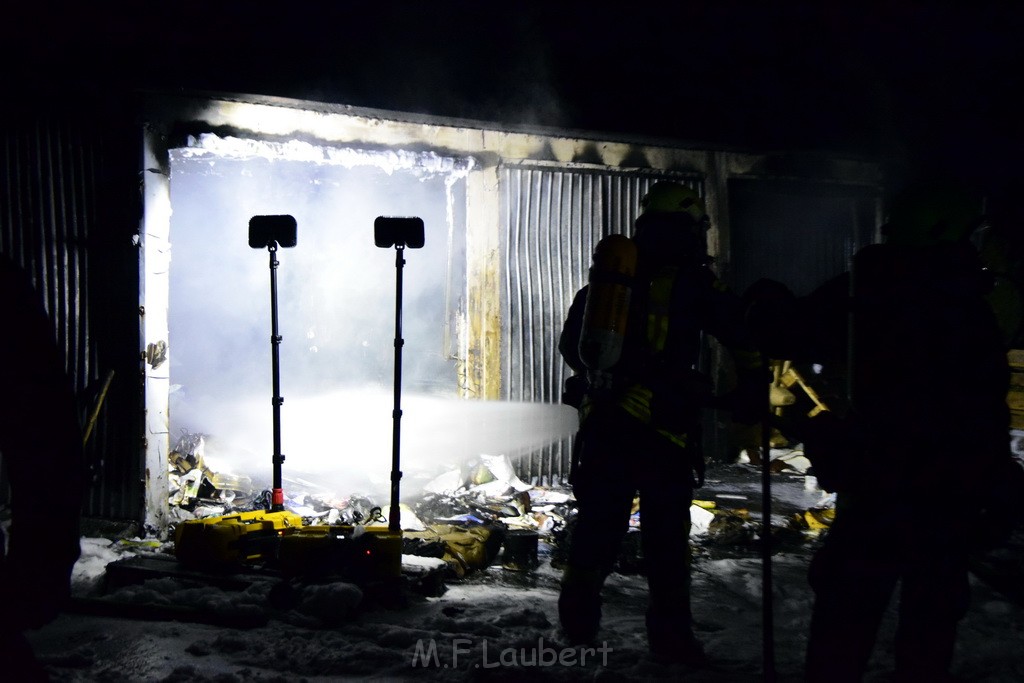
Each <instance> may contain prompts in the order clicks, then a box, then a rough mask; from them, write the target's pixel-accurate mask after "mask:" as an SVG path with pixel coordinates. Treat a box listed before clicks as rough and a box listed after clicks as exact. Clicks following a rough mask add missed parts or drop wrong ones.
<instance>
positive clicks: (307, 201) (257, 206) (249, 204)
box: [169, 140, 575, 494]
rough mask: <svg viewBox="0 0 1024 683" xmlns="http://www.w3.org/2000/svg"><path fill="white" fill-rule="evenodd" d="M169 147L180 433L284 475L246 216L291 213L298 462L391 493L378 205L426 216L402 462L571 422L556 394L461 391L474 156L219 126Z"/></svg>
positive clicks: (416, 265)
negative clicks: (460, 337)
mask: <svg viewBox="0 0 1024 683" xmlns="http://www.w3.org/2000/svg"><path fill="white" fill-rule="evenodd" d="M212 143H220V144H221V145H222V147H223V146H227V147H228V148H229V152H228V153H227V154H225V153H224V151H223V149H221V150H220V151H219V152H213V151H210V150H209V149H206V150H197V149H188V150H180V151H178V152H176V153H174V155H173V156H172V175H171V203H172V207H173V216H172V220H171V233H170V241H171V244H172V260H171V272H170V273H171V274H170V309H169V325H170V344H169V345H170V363H171V382H172V393H171V413H170V420H171V440H172V442H173V441H174V440H175V439H176V438H177V437H178V436H179V435H180V434H181V433H182V432H192V433H195V432H198V433H203V434H205V435H207V453H208V457H209V458H210V459H211V460H212V461H213V463H214V464H217V465H218V466H221V467H223V468H225V469H228V470H230V471H232V472H234V473H237V474H247V475H249V476H253V477H254V478H255V477H258V478H260V479H266V478H267V477H269V474H270V472H271V455H272V452H273V442H272V405H271V396H272V394H273V390H272V383H271V378H272V373H271V343H270V337H271V334H270V332H271V311H270V268H269V254H268V251H267V250H266V249H259V250H258V249H252V248H250V247H249V246H248V242H247V232H248V222H249V219H250V218H251V217H252V216H254V215H261V214H291V215H292V216H294V217H295V218H296V221H297V223H298V245H297V246H296V247H295V248H290V249H280V250H279V251H278V252H277V257H278V260H279V262H280V265H279V267H278V269H277V279H278V314H279V327H280V332H281V335H282V337H283V340H282V343H281V346H280V355H281V395H282V396H283V397H284V399H285V400H284V403H283V405H282V407H281V414H282V423H281V428H282V452H283V453H284V454H285V456H286V458H287V459H286V461H285V464H284V472H285V475H286V476H288V475H289V474H292V475H297V476H310V477H316V478H317V481H318V483H320V484H321V485H326V486H328V487H333V488H335V489H337V490H338V493H339V494H341V493H346V492H349V493H350V492H353V490H359V491H361V492H373V491H379V492H382V491H386V490H387V480H388V476H389V473H390V466H391V451H392V407H393V401H394V395H393V391H392V382H393V376H394V375H393V372H394V338H395V299H396V291H395V284H396V264H395V250H394V249H380V248H377V247H375V245H374V242H373V222H374V219H375V218H376V217H377V216H380V215H387V216H419V217H421V218H422V219H423V221H424V225H425V233H426V244H425V246H424V247H423V248H422V249H417V250H406V251H405V260H406V264H405V267H404V269H403V279H404V286H403V294H404V296H403V298H404V302H403V308H402V310H403V321H402V326H403V333H402V336H403V338H404V340H405V344H404V347H403V353H402V359H403V368H402V370H403V393H402V399H401V400H402V408H403V411H404V416H403V418H402V421H401V426H402V441H401V448H402V463H403V470H405V471H406V473H407V474H410V473H412V474H413V475H415V473H417V472H419V473H422V474H423V475H424V476H426V475H427V474H429V473H430V472H435V473H436V472H439V471H441V470H442V469H443V468H445V467H449V466H454V465H458V464H460V463H462V462H465V461H466V460H468V459H470V458H472V457H474V456H476V455H479V454H481V453H491V454H494V453H506V454H509V455H511V456H514V455H516V454H518V453H522V452H525V451H526V450H528V449H529V448H530V447H536V446H539V445H543V444H545V443H550V442H552V441H557V440H558V439H560V438H564V437H565V436H567V435H568V434H569V433H571V431H572V429H573V427H574V424H575V415H574V414H573V413H572V411H567V410H566V409H565V408H564V407H561V406H550V405H548V406H544V405H530V404H517V403H505V402H479V401H468V400H463V399H460V398H459V397H458V392H457V380H456V361H455V358H454V354H455V353H456V350H457V349H456V347H455V339H456V335H455V329H456V324H457V316H458V315H459V311H460V307H461V306H462V305H463V301H462V300H461V297H462V293H463V292H464V291H465V266H464V264H465V248H464V243H465V240H464V234H465V230H466V228H465V203H466V198H465V192H466V188H465V185H466V183H465V169H466V168H467V166H468V164H466V163H461V164H460V163H457V162H453V161H452V160H447V159H441V158H438V157H436V156H433V155H419V156H417V155H412V154H409V155H406V154H403V153H400V152H398V153H387V154H384V153H360V152H353V151H351V150H341V151H339V150H322V149H319V148H315V147H311V146H308V145H305V144H304V143H292V144H291V145H290V146H289V145H283V146H280V147H278V148H276V149H275V148H274V147H273V146H271V145H264V144H262V143H250V142H244V143H243V142H241V141H230V140H228V141H222V140H212V141H211V140H207V141H205V144H206V146H207V147H209V146H210V145H211V144H212Z"/></svg>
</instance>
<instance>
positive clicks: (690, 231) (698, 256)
mask: <svg viewBox="0 0 1024 683" xmlns="http://www.w3.org/2000/svg"><path fill="white" fill-rule="evenodd" d="M640 209H641V211H640V216H639V217H638V218H637V219H636V226H635V229H634V231H633V240H634V241H635V242H636V244H637V248H638V249H639V250H640V252H641V253H642V254H644V256H643V259H642V260H643V261H645V262H646V263H648V264H650V265H657V264H661V263H671V262H676V261H679V259H684V260H686V261H692V260H696V261H698V262H701V263H708V262H710V257H709V256H708V253H707V251H708V247H707V235H706V233H707V231H708V226H709V225H710V223H709V222H708V217H707V214H706V213H705V209H704V202H703V200H701V198H700V195H699V194H698V193H697V191H696V190H695V189H693V188H691V187H687V186H685V185H682V184H680V183H674V182H669V181H665V180H661V181H658V182H656V183H654V184H653V185H651V189H650V191H649V192H648V193H647V195H646V196H644V198H643V199H641V200H640Z"/></svg>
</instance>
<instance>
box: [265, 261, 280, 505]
mask: <svg viewBox="0 0 1024 683" xmlns="http://www.w3.org/2000/svg"><path fill="white" fill-rule="evenodd" d="M267 249H269V250H270V348H271V359H272V371H273V375H274V377H273V380H274V397H273V399H272V403H273V406H274V459H273V462H274V484H273V490H272V491H271V499H270V501H271V504H270V509H271V510H272V511H274V512H278V511H281V510H284V489H283V487H282V484H281V464H282V463H283V462H284V456H283V455H281V404H282V403H284V398H283V397H282V396H281V335H280V334H279V333H278V327H277V265H278V261H277V242H271V243H270V244H268V245H267Z"/></svg>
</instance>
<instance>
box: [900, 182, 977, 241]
mask: <svg viewBox="0 0 1024 683" xmlns="http://www.w3.org/2000/svg"><path fill="white" fill-rule="evenodd" d="M981 209H982V206H981V201H980V199H978V198H976V197H973V196H971V194H970V193H969V192H966V191H965V190H964V189H963V188H961V187H959V186H957V185H954V184H952V183H949V182H944V181H932V182H926V183H921V184H917V185H913V186H911V187H909V188H907V189H905V190H903V191H902V192H900V193H899V194H898V195H897V196H895V197H894V198H893V200H892V202H891V204H890V206H889V215H888V220H887V221H886V223H885V225H883V226H882V235H883V236H884V237H885V240H886V242H888V243H890V244H899V245H903V246H912V247H922V246H929V245H935V244H939V243H943V242H957V241H959V240H961V239H964V238H966V237H969V236H970V234H971V233H972V232H973V231H974V230H975V229H976V228H977V227H978V226H979V225H980V221H981V218H982V210H981Z"/></svg>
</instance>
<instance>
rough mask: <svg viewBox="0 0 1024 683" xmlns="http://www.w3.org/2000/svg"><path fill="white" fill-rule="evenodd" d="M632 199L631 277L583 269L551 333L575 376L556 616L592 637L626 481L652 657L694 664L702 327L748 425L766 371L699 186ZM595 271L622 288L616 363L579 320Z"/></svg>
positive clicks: (620, 531)
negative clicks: (724, 362)
mask: <svg viewBox="0 0 1024 683" xmlns="http://www.w3.org/2000/svg"><path fill="white" fill-rule="evenodd" d="M641 207H642V208H641V215H640V216H639V218H638V219H637V221H636V224H635V230H634V233H633V235H632V237H631V238H630V239H631V241H632V244H633V245H634V246H635V249H636V265H635V271H634V272H633V274H632V276H629V273H628V272H625V273H624V272H620V273H617V274H612V275H611V276H610V277H606V278H601V277H600V273H595V272H594V270H593V269H592V271H591V279H590V284H589V285H588V286H586V287H584V288H583V289H581V290H580V291H579V292H578V293H577V294H576V296H575V298H574V300H573V302H572V304H571V306H570V309H569V312H568V316H567V319H566V321H565V324H564V327H563V329H562V333H561V336H560V339H559V351H560V353H561V355H562V357H563V358H564V359H565V362H566V363H567V364H568V365H569V367H570V368H572V369H573V371H574V372H575V373H576V375H575V376H574V377H573V378H570V381H569V382H567V391H566V397H565V400H566V402H568V403H570V404H572V405H576V406H577V407H578V408H579V410H580V428H579V430H578V432H577V435H576V439H575V444H574V456H573V466H572V469H571V474H570V483H571V485H572V487H573V493H574V495H575V497H576V500H577V504H578V516H577V518H576V525H575V527H574V529H573V532H572V535H571V538H570V540H569V552H568V561H567V565H566V568H565V571H564V576H563V580H562V587H561V593H560V596H559V601H558V608H559V618H560V622H561V625H562V629H563V631H564V633H565V635H566V637H567V638H568V639H569V640H570V641H571V642H574V643H586V642H593V641H594V639H595V638H596V636H597V633H598V630H599V626H600V619H601V589H602V586H603V583H604V580H605V577H606V576H607V575H608V574H609V573H610V571H611V570H612V568H613V565H614V562H615V559H616V557H617V555H618V552H619V548H620V546H621V543H622V539H623V536H624V534H625V533H626V531H627V529H628V524H629V518H630V514H631V511H632V506H633V502H634V497H635V496H636V494H637V493H638V492H639V496H640V517H641V525H642V531H641V544H642V551H643V557H644V563H645V568H646V574H647V579H648V586H649V589H650V604H649V606H648V608H647V613H646V625H647V635H648V644H649V647H650V650H651V652H652V654H653V655H655V656H656V657H658V658H663V659H670V660H676V661H682V662H685V663H689V664H692V665H700V664H702V663H703V662H704V659H705V657H704V653H703V648H702V647H701V645H700V643H699V641H698V640H697V638H696V637H695V635H694V633H693V628H692V619H691V612H690V593H689V560H690V555H689V544H688V538H689V526H690V518H689V507H690V505H691V503H692V498H693V488H694V487H697V486H700V485H702V484H703V473H704V456H703V454H702V452H701V443H700V441H701V432H700V428H701V419H702V417H701V415H702V410H703V409H704V408H705V407H707V405H708V403H709V400H710V399H711V385H712V382H711V379H710V378H709V377H708V376H707V375H706V374H703V373H701V372H699V371H698V370H697V369H696V368H697V362H698V356H699V354H700V349H701V338H702V334H703V333H709V334H711V335H713V336H714V337H715V338H716V339H718V340H719V341H720V342H722V344H723V345H724V346H726V347H727V348H729V349H731V350H732V351H733V357H734V359H735V362H736V370H737V372H736V374H737V378H738V379H737V382H736V386H735V388H734V389H733V391H732V392H731V393H730V395H729V397H727V398H729V403H730V404H731V405H732V406H733V409H734V419H738V420H741V421H744V422H746V423H748V424H752V423H754V422H756V421H757V420H758V419H759V417H760V415H761V412H762V411H763V410H764V409H766V408H765V406H766V405H767V403H766V402H767V377H766V375H765V374H764V373H763V371H762V370H761V369H760V357H759V355H758V354H757V352H756V350H755V348H754V347H753V346H752V345H751V344H750V343H749V342H748V340H747V338H746V334H745V327H744V323H743V317H742V316H743V306H742V304H741V303H740V300H739V298H738V297H736V296H734V295H733V294H731V293H730V292H728V291H727V290H726V288H725V287H724V286H723V285H722V283H721V282H720V281H719V280H718V279H717V278H716V276H715V275H714V273H713V272H712V270H711V269H710V267H709V264H710V262H711V259H710V257H709V256H708V253H707V245H706V232H707V228H708V218H707V215H706V212H705V209H704V204H703V201H702V200H701V198H700V196H699V195H698V194H697V192H696V191H694V190H693V189H691V188H688V187H686V186H684V185H681V184H677V183H671V182H664V181H662V182H658V183H655V184H654V185H653V186H652V187H651V188H650V191H649V193H648V194H647V195H646V196H645V197H644V199H643V200H642V202H641ZM613 237H619V238H620V239H621V237H620V236H613ZM605 239H606V240H608V239H609V238H605ZM602 248H603V246H602V245H601V244H599V245H598V249H597V253H595V269H596V268H598V266H599V265H600V262H601V260H602V259H601V257H600V252H601V250H602ZM627 270H633V269H627ZM609 280H610V281H611V282H612V283H617V284H619V285H620V286H624V287H628V289H629V290H630V291H629V300H628V316H627V319H626V325H625V328H624V329H621V330H616V331H617V332H620V333H621V337H622V338H621V339H620V340H618V342H619V343H620V345H621V350H620V351H619V352H618V353H617V354H615V355H616V356H617V359H616V361H615V362H614V363H613V364H611V365H610V367H598V368H595V367H594V364H595V363H599V362H600V360H599V358H600V357H601V354H599V353H594V352H593V349H592V348H591V345H590V342H592V341H593V335H592V332H593V331H592V330H588V329H586V326H587V324H588V321H589V320H590V317H591V316H589V315H588V314H589V313H590V312H591V311H590V310H588V309H592V308H595V307H599V302H595V301H588V298H593V297H589V294H590V293H591V291H592V290H594V288H595V287H596V286H598V284H599V283H604V282H607V281H609ZM613 303H614V302H613ZM619 303H621V299H620V300H619ZM595 317H599V316H595ZM581 338H582V340H583V342H582V343H581ZM605 360H606V361H607V358H606V359H605ZM588 364H589V365H588ZM605 364H607V363H605ZM574 387H575V388H574Z"/></svg>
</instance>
